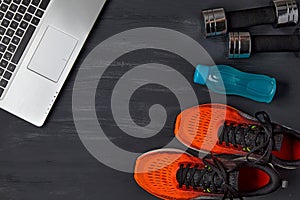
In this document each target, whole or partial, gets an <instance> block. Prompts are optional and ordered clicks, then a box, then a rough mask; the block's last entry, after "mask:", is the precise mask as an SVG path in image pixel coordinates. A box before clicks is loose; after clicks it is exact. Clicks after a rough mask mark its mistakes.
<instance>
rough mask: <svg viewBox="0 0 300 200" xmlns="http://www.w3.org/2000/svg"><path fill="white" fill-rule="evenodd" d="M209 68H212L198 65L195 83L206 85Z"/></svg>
mask: <svg viewBox="0 0 300 200" xmlns="http://www.w3.org/2000/svg"><path fill="white" fill-rule="evenodd" d="M209 68H210V67H208V66H205V65H198V66H197V68H196V70H195V75H194V83H197V84H200V85H205V84H206V80H207V77H208V73H209Z"/></svg>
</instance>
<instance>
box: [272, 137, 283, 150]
mask: <svg viewBox="0 0 300 200" xmlns="http://www.w3.org/2000/svg"><path fill="white" fill-rule="evenodd" d="M273 140H274V147H273V150H274V151H280V150H281V147H282V141H283V134H282V133H277V134H275V135H274V136H273Z"/></svg>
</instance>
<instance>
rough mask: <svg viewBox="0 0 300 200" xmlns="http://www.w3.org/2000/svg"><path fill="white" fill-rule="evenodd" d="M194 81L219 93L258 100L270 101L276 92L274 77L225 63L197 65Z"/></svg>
mask: <svg viewBox="0 0 300 200" xmlns="http://www.w3.org/2000/svg"><path fill="white" fill-rule="evenodd" d="M194 82H195V83H197V84H200V85H206V86H207V87H208V89H209V90H211V91H213V92H216V93H219V94H228V95H238V96H242V97H246V98H249V99H252V100H254V101H258V102H266V103H270V102H271V101H272V100H273V98H274V95H275V93H276V79H275V78H270V77H268V76H265V75H258V74H250V73H245V72H241V71H239V70H237V69H235V68H233V67H230V66H227V65H217V66H212V67H209V66H204V65H198V66H197V69H196V71H195V76H194Z"/></svg>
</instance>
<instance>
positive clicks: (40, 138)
mask: <svg viewBox="0 0 300 200" xmlns="http://www.w3.org/2000/svg"><path fill="white" fill-rule="evenodd" d="M70 3H71V2H70ZM269 3H270V2H269V0H251V1H249V0H236V1H233V0H109V1H108V4H107V5H106V7H105V9H104V11H103V13H102V14H101V16H100V18H99V20H98V21H97V23H96V25H95V27H94V30H93V32H92V34H91V36H90V37H89V39H88V42H87V44H86V46H85V47H84V49H83V51H82V53H81V55H80V57H79V59H78V61H77V63H76V65H75V67H74V70H73V72H72V73H71V75H70V78H69V79H68V81H67V83H66V85H65V87H64V89H63V91H62V93H61V95H60V97H59V99H58V101H57V103H56V105H55V106H54V109H53V111H52V113H51V114H50V116H49V119H48V120H47V123H46V125H45V126H44V127H43V128H36V127H34V126H32V125H30V124H28V123H26V122H24V121H22V120H20V119H18V118H16V117H14V116H12V115H10V114H8V113H6V112H4V111H0V123H1V131H0V199H1V200H41V199H43V200H98V199H153V197H152V196H151V195H149V194H148V193H146V192H145V191H143V190H142V189H141V188H139V187H138V186H137V185H136V183H135V182H134V179H133V175H132V174H128V173H123V172H118V171H116V170H113V169H110V168H108V167H106V166H104V165H103V164H101V163H99V162H98V161H97V160H95V159H94V158H93V157H92V156H91V155H90V154H89V153H88V152H87V150H86V149H85V147H84V146H83V145H82V143H81V141H80V139H79V137H78V135H77V133H76V129H75V125H74V122H73V117H72V89H73V84H74V80H75V78H76V74H77V72H78V69H79V68H80V64H81V63H82V61H83V60H84V58H85V57H86V56H87V55H88V53H89V52H90V51H91V50H92V49H93V48H94V47H95V46H96V45H97V44H99V43H100V42H102V41H104V40H105V39H107V38H108V37H110V36H112V35H114V34H117V33H120V32H122V31H125V30H128V29H131V28H137V27H145V26H155V27H164V28H169V29H174V30H177V31H180V32H182V33H184V34H187V35H189V36H190V37H192V38H193V39H195V40H197V41H199V43H200V44H201V45H203V46H204V47H205V48H206V49H207V51H208V52H209V53H210V54H211V56H212V58H213V59H214V60H215V62H216V63H218V64H231V65H233V66H235V67H237V68H238V69H241V70H244V71H248V72H253V73H262V74H267V75H270V76H273V77H276V78H277V80H278V82H279V88H278V93H277V96H276V97H275V99H274V101H273V102H272V103H271V104H261V103H256V102H253V101H251V100H246V99H243V98H239V97H229V98H228V103H229V104H230V105H232V106H234V107H236V108H238V109H241V110H243V111H245V112H247V113H250V114H254V113H255V112H256V111H260V110H265V111H267V112H269V113H270V115H271V116H272V119H273V120H274V121H276V122H279V123H282V124H285V125H287V126H290V127H292V128H295V129H298V130H300V123H299V116H300V109H299V102H300V93H299V88H300V79H299V74H300V66H299V64H300V60H299V59H300V58H296V57H295V56H294V55H293V54H289V53H279V54H260V55H254V56H253V57H252V58H251V59H250V60H240V61H228V60H227V59H226V57H225V56H224V52H223V50H222V48H223V45H224V44H223V39H216V40H204V39H203V38H202V36H201V35H200V34H199V33H200V26H199V24H200V22H199V20H198V18H199V13H200V10H201V9H204V8H211V7H225V8H226V9H227V10H236V9H245V8H251V7H257V6H265V5H268V4H269ZM299 3H300V1H299ZM294 29H295V27H293V28H283V29H280V30H275V29H273V28H272V27H271V26H259V27H255V28H252V29H251V31H252V32H253V33H257V34H291V33H293V32H294ZM153 51H155V50H153ZM149 58H151V59H152V60H157V61H162V62H164V63H165V64H168V65H169V66H173V67H176V68H178V69H181V70H180V72H181V73H182V74H183V75H185V76H187V77H190V76H191V75H192V74H193V70H194V69H193V67H192V66H185V62H184V61H182V59H180V58H177V57H176V56H174V55H172V54H168V53H166V52H160V51H156V53H153V52H151V51H142V52H139V55H136V56H133V55H131V58H123V61H122V62H123V63H125V64H126V63H127V64H130V62H135V63H139V62H142V61H143V62H144V61H145V60H142V59H149ZM190 80H192V79H191V78H190ZM104 87H105V86H104ZM147 87H148V89H146V90H143V91H144V92H145V91H146V93H147V94H145V95H138V94H137V95H136V96H135V97H133V98H136V99H135V101H133V102H136V103H137V104H139V105H144V106H134V105H133V106H132V108H133V110H132V111H131V112H132V113H133V116H134V117H135V118H136V119H139V118H140V121H141V124H143V123H145V124H146V123H147V119H148V118H147V114H148V111H147V110H146V111H145V110H143V108H148V106H149V105H152V104H153V103H160V104H163V105H165V107H166V109H167V111H168V120H167V124H166V127H165V128H164V130H163V131H164V133H165V134H164V135H160V139H157V140H153V139H152V140H151V142H149V141H148V140H147V139H145V140H141V141H140V145H134V147H137V146H139V147H138V148H136V149H130V147H131V146H132V145H131V144H132V141H131V140H130V138H128V137H126V136H122V134H120V137H118V139H117V141H115V142H116V144H119V146H120V147H124V148H127V150H132V151H137V152H141V153H142V152H146V151H149V150H152V149H157V148H160V147H162V146H164V145H165V144H166V143H167V142H168V141H169V140H170V138H173V134H172V127H173V121H174V118H175V116H176V115H177V114H178V113H179V112H180V110H179V107H178V102H177V101H176V100H174V99H172V98H174V96H172V94H170V92H169V91H167V90H159V91H162V92H157V90H154V89H155V88H156V87H159V86H157V85H152V86H151V85H150V86H147ZM195 89H196V90H198V95H199V102H200V103H206V102H208V101H209V99H208V91H207V89H206V88H201V89H200V87H195ZM143 91H141V94H144V93H143ZM151 91H152V92H151ZM164 91H166V92H164ZM99 92H101V86H99ZM164 95H165V96H164ZM149 96H150V97H152V98H153V99H156V100H157V101H158V102H153V101H150V100H149ZM105 106H106V105H101V106H97V108H99V110H97V112H99V113H102V111H103V110H105ZM107 106H109V105H107ZM102 116H103V113H102ZM104 116H105V115H104ZM110 123H111V124H110ZM110 125H111V127H113V126H114V124H113V122H112V120H111V119H107V124H106V128H107V129H108V133H107V134H110V132H109V130H110V129H109V127H110ZM111 130H113V128H112V129H111ZM111 134H119V133H114V132H111ZM281 174H282V176H283V177H284V178H286V179H288V180H289V183H290V187H289V188H288V189H285V190H283V189H281V190H279V191H278V192H276V193H274V194H271V195H269V196H267V197H261V198H255V199H278V200H282V199H299V198H300V193H299V192H300V189H299V188H300V187H299V186H300V181H299V178H300V174H299V171H282V172H281Z"/></svg>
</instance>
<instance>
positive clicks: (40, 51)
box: [0, 0, 106, 127]
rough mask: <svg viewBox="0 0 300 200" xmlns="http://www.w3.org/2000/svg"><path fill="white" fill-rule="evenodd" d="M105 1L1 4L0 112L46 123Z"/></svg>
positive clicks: (8, 0) (10, 0)
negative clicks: (0, 110) (4, 111)
mask: <svg viewBox="0 0 300 200" xmlns="http://www.w3.org/2000/svg"><path fill="white" fill-rule="evenodd" d="M105 1H106V0H1V1H0V108H2V109H4V110H6V111H8V112H10V113H12V114H13V115H16V116H18V117H20V118H22V119H24V120H26V121H28V122H30V123H31V124H34V125H35V126H38V127H40V126H42V125H43V124H44V123H45V120H46V118H47V116H48V114H49V112H50V110H51V108H52V106H53V104H54V102H55V100H56V98H57V96H58V94H59V92H60V90H61V88H62V86H63V84H64V82H65V81H66V79H67V76H68V74H69V72H70V71H71V68H72V66H73V64H74V62H75V60H76V58H77V56H78V54H79V53H80V50H81V48H82V47H83V45H84V42H85V40H86V39H87V37H88V34H89V33H90V31H91V29H92V27H93V25H94V23H95V21H96V19H97V17H98V15H99V13H100V11H101V9H102V8H103V6H104V3H105Z"/></svg>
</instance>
